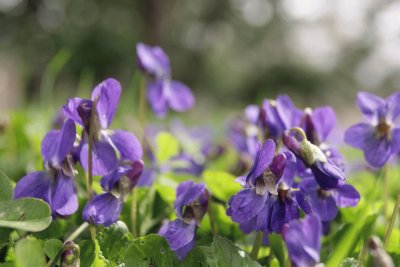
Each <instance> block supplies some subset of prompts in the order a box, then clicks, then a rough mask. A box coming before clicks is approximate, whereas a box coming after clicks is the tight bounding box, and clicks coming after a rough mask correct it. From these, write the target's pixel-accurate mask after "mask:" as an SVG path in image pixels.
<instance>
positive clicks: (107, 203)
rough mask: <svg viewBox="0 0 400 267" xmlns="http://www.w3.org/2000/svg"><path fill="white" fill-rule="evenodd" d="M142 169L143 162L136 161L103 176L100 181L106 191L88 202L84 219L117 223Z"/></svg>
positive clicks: (96, 222)
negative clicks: (124, 203)
mask: <svg viewBox="0 0 400 267" xmlns="http://www.w3.org/2000/svg"><path fill="white" fill-rule="evenodd" d="M142 171H143V162H142V161H134V162H133V163H129V164H124V165H121V166H119V167H118V169H117V170H115V171H113V172H111V173H109V174H107V175H105V176H103V177H102V178H101V181H100V183H101V187H102V188H103V190H104V191H105V193H103V194H100V195H97V196H95V197H94V198H93V199H92V201H90V202H88V203H87V204H86V206H85V208H84V209H83V219H84V220H85V221H87V222H90V221H91V220H92V221H93V223H94V224H96V225H97V224H102V225H104V226H109V225H111V224H113V223H115V222H116V221H117V220H118V218H119V215H120V214H121V209H122V205H123V202H124V201H125V199H126V197H127V196H128V195H129V193H130V192H131V191H132V189H133V188H134V187H135V186H136V184H137V182H138V180H139V176H140V175H141V173H142Z"/></svg>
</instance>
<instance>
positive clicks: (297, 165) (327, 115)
mask: <svg viewBox="0 0 400 267" xmlns="http://www.w3.org/2000/svg"><path fill="white" fill-rule="evenodd" d="M136 52H137V54H136V59H137V60H136V62H137V67H138V71H139V72H140V73H139V72H138V73H137V77H138V78H137V83H136V86H135V88H136V89H137V91H140V97H139V98H138V99H139V101H138V103H134V105H135V106H136V107H137V108H138V110H139V113H138V116H137V117H135V118H134V119H135V120H136V121H138V122H140V127H139V128H138V130H137V131H136V132H131V131H128V130H127V128H130V127H128V126H127V125H125V127H124V124H119V125H120V127H121V129H118V128H119V127H116V128H117V129H115V128H114V126H113V123H112V122H113V119H114V117H115V114H116V113H117V112H120V110H118V105H119V102H120V99H121V98H123V97H124V95H125V94H126V90H125V89H123V88H122V86H121V84H120V83H119V82H118V81H117V80H116V79H114V78H106V79H105V80H103V81H101V82H100V83H99V84H98V85H97V86H95V87H94V88H93V90H92V92H91V95H90V96H88V95H86V96H85V95H78V96H74V97H71V98H69V99H66V101H65V104H64V105H63V106H62V107H60V109H59V112H58V113H57V114H53V116H54V119H53V121H52V128H53V129H51V130H50V131H48V132H47V133H46V134H44V135H43V136H37V135H38V134H36V135H35V134H30V133H29V130H28V129H29V125H31V124H34V123H35V122H32V121H29V120H28V119H27V117H24V116H23V115H19V114H16V115H15V116H12V118H11V120H10V122H9V124H8V125H7V126H6V127H5V129H4V130H3V132H2V134H1V142H2V143H5V144H6V147H7V150H5V151H1V160H4V161H6V160H9V161H10V162H13V164H17V163H16V162H18V158H19V157H24V155H25V156H26V155H30V156H33V157H35V160H36V162H37V164H36V165H34V166H28V167H27V168H25V169H27V170H29V171H27V172H26V173H24V174H23V175H22V176H21V177H14V175H15V173H12V169H13V166H9V167H8V168H7V170H4V171H1V172H0V227H1V228H0V266H282V267H283V266H298V267H307V266H328V267H335V266H399V265H400V229H399V227H398V226H396V225H398V218H397V217H398V213H399V206H400V184H399V182H398V181H399V176H400V168H399V152H400V126H399V124H398V122H399V117H400V92H399V93H394V94H392V95H390V96H388V97H386V98H384V97H383V96H377V95H374V94H371V93H368V92H359V93H358V94H357V98H356V99H355V103H356V105H357V107H358V108H359V110H360V112H361V114H362V115H363V116H364V118H365V122H358V123H357V122H355V124H354V125H353V126H351V127H350V128H349V129H347V130H346V131H345V132H344V133H338V129H337V125H336V115H335V111H334V110H333V109H332V108H331V107H329V106H321V107H313V108H309V107H305V108H304V107H298V106H296V105H295V103H293V101H292V100H291V98H290V97H289V96H287V95H278V96H277V97H276V99H264V100H263V101H262V103H253V104H249V105H248V106H247V107H246V108H245V110H243V112H241V113H240V115H239V116H237V117H235V118H234V119H232V120H230V121H228V122H227V127H226V133H225V134H224V138H223V139H222V140H220V139H218V138H216V137H215V135H214V134H213V131H212V129H210V128H209V126H202V125H195V124H192V126H191V127H189V126H186V125H185V124H184V123H182V122H181V121H176V120H175V121H171V122H170V123H168V124H167V125H168V126H165V125H166V124H163V125H161V124H160V125H155V124H153V123H149V120H148V118H149V117H150V116H153V115H154V116H156V117H157V118H158V120H159V121H162V120H166V119H167V117H168V115H169V114H171V113H175V115H177V116H179V114H180V113H182V112H186V111H188V110H190V109H192V108H195V102H196V101H195V95H194V94H193V93H192V91H191V89H190V88H189V86H188V85H186V84H184V83H182V82H180V81H176V80H173V75H172V70H171V64H170V59H169V57H168V56H167V54H166V53H165V51H164V50H163V49H162V48H160V47H157V46H149V45H146V44H143V43H139V44H137V47H136ZM206 115H207V116H212V114H206ZM132 116H133V115H132ZM41 119H42V120H46V119H48V120H49V121H50V120H51V118H41ZM39 132H40V131H39ZM342 140H344V143H343V142H342ZM39 143H40V145H38V144H39ZM11 153H15V154H11ZM10 155H11V156H10ZM12 155H14V156H12ZM13 157H14V158H15V159H16V160H15V161H12V158H13ZM10 158H11V159H10ZM10 165H12V164H10ZM15 166H16V165H15Z"/></svg>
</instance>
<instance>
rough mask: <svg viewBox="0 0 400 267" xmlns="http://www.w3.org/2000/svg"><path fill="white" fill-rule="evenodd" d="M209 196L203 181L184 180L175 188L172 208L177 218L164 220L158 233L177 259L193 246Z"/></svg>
mask: <svg viewBox="0 0 400 267" xmlns="http://www.w3.org/2000/svg"><path fill="white" fill-rule="evenodd" d="M209 196H210V195H209V192H208V190H207V189H206V186H205V185H204V184H203V183H198V184H196V183H194V182H193V181H185V182H182V183H181V184H180V185H179V186H178V188H177V189H176V199H175V202H174V209H175V214H176V216H177V219H175V220H174V221H168V222H165V223H164V224H163V225H162V226H161V228H160V230H159V234H160V235H162V236H164V237H165V239H167V241H168V243H169V246H170V248H171V250H173V251H175V252H176V254H177V256H178V258H179V259H183V258H184V257H185V256H186V254H187V253H188V252H189V251H190V250H192V249H193V248H194V246H195V237H196V230H197V227H198V226H200V224H201V221H202V219H203V217H204V215H205V213H206V212H207V209H208V204H209V201H208V200H209Z"/></svg>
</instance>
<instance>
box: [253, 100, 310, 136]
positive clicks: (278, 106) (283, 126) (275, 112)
mask: <svg viewBox="0 0 400 267" xmlns="http://www.w3.org/2000/svg"><path fill="white" fill-rule="evenodd" d="M302 114H303V111H301V110H300V109H298V108H296V106H295V105H294V104H293V102H292V100H291V99H290V97H289V96H287V95H279V96H278V97H277V98H276V100H268V99H265V100H264V101H263V103H262V107H261V111H260V121H261V125H262V128H263V129H264V132H265V133H264V136H266V137H268V138H273V139H274V140H275V141H277V140H279V138H280V137H281V136H282V134H283V132H284V131H285V130H288V129H291V128H292V127H295V126H299V124H300V121H301V117H302Z"/></svg>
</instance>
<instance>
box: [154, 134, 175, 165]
mask: <svg viewBox="0 0 400 267" xmlns="http://www.w3.org/2000/svg"><path fill="white" fill-rule="evenodd" d="M179 149H180V146H179V141H178V140H177V139H176V138H175V137H174V136H173V135H172V134H170V133H168V132H160V133H159V134H158V135H157V136H156V149H155V156H156V159H157V161H158V162H160V163H162V162H165V161H167V160H168V159H170V158H171V157H173V156H175V155H177V154H178V153H179Z"/></svg>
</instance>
